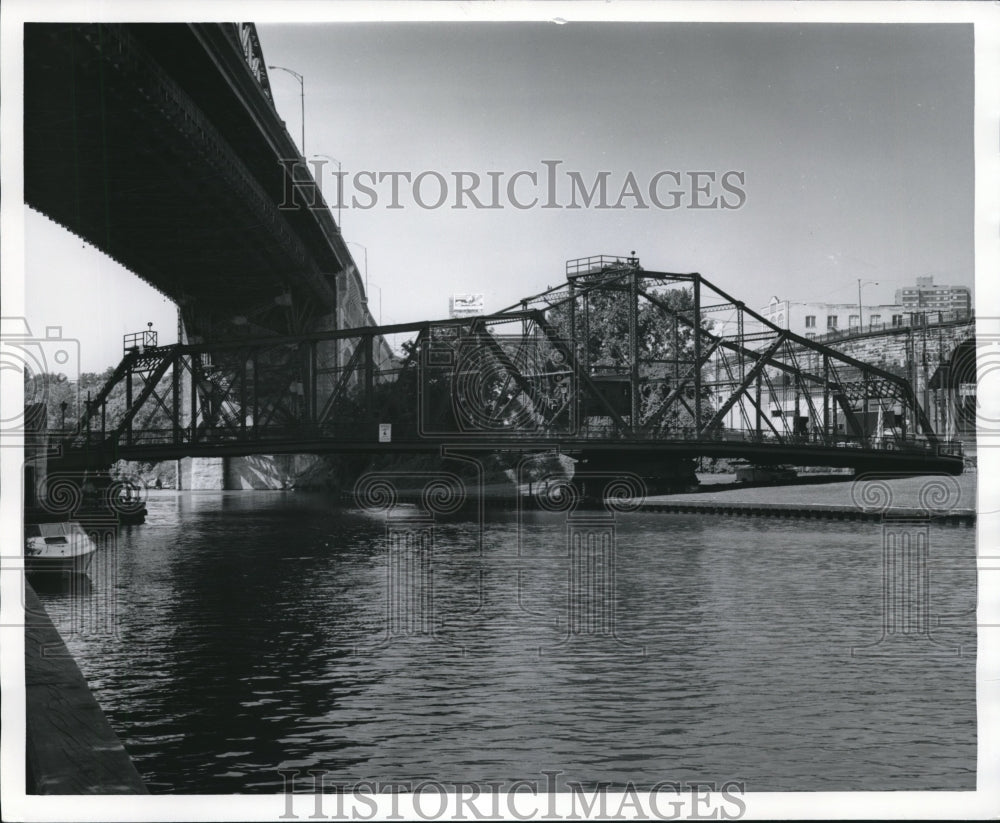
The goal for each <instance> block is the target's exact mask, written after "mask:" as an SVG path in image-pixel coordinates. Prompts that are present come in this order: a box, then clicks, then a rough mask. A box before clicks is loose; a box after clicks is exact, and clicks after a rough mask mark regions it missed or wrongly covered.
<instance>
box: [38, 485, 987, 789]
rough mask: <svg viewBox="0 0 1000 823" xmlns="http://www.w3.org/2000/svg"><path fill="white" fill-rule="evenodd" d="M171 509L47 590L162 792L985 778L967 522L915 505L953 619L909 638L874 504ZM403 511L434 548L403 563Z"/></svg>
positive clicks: (936, 586) (880, 783)
mask: <svg viewBox="0 0 1000 823" xmlns="http://www.w3.org/2000/svg"><path fill="white" fill-rule="evenodd" d="M148 507H149V517H148V519H147V522H146V523H145V524H143V525H141V526H130V527H124V528H122V529H121V531H120V535H119V540H118V542H117V545H116V546H114V547H113V548H111V549H108V550H105V551H104V552H103V554H102V555H100V556H99V557H98V558H97V559H95V561H94V563H93V566H92V568H91V572H90V579H91V581H92V585H86V586H85V587H84V588H83V590H82V591H73V592H69V593H67V592H66V591H60V590H47V589H45V588H44V587H43V589H42V591H40V595H41V597H42V599H43V602H44V603H45V605H46V608H47V609H48V610H49V612H50V614H51V615H52V617H53V619H54V621H55V622H56V624H57V626H59V627H60V629H61V630H62V632H63V634H64V637H65V638H66V640H67V644H68V646H69V648H70V650H71V651H72V653H73V654H74V656H75V657H76V659H77V661H78V662H79V664H80V667H81V669H82V671H83V673H84V675H85V676H86V677H87V678H88V680H89V682H90V684H91V687H92V689H93V691H94V693H95V695H96V697H97V699H98V701H99V702H100V704H101V706H102V707H103V708H104V710H105V712H106V714H107V716H108V719H109V721H110V722H111V725H112V726H113V728H114V729H115V730H116V731H117V733H118V734H119V736H120V737H121V739H122V742H123V743H124V744H125V746H126V748H127V749H128V751H129V752H130V754H131V755H132V757H133V759H134V760H135V763H136V766H137V768H138V769H139V771H140V773H141V774H142V776H143V778H144V779H145V780H146V782H147V784H148V786H149V789H150V791H151V792H153V793H166V792H173V793H210V794H228V793H238V792H276V791H280V790H281V789H282V786H283V782H282V780H283V778H282V776H281V774H280V770H288V769H296V768H298V769H300V770H303V771H304V770H305V769H309V768H312V769H323V770H326V771H327V772H328V773H329V774H331V775H333V776H334V778H335V779H337V780H341V781H343V782H352V781H355V780H361V779H374V780H382V781H390V780H400V781H406V780H417V779H420V778H427V779H437V780H440V781H451V782H458V781H469V782H477V781H479V782H484V783H485V782H486V781H497V780H501V781H503V780H513V779H517V778H526V779H534V780H544V778H543V777H542V774H543V773H544V772H546V771H549V772H551V771H558V772H559V773H560V777H559V779H560V780H562V781H566V782H570V781H579V782H581V783H583V784H586V785H593V784H594V783H596V782H598V781H605V782H608V783H610V784H612V785H623V784H624V783H626V782H627V781H629V780H631V781H633V783H635V784H636V785H639V786H642V785H645V786H647V787H648V786H650V785H652V784H654V783H656V782H658V781H661V780H672V781H677V782H680V781H702V782H715V783H716V784H721V783H724V782H726V781H741V782H743V783H745V788H746V790H747V791H794V790H824V791H839V790H843V791H846V790H935V789H940V790H945V789H950V790H960V789H973V788H975V772H976V706H975V643H976V633H975V611H974V610H975V604H976V571H975V530H974V529H973V528H970V527H968V526H930V527H929V528H928V527H926V526H923V525H920V524H916V525H909V526H908V525H905V524H903V525H902V526H900V525H899V524H896V525H893V526H891V528H895V529H899V528H903V529H904V530H905V529H916V530H921V529H923V530H924V533H925V534H926V535H927V536H928V538H929V557H930V561H929V570H930V577H929V589H928V591H927V592H926V593H925V594H920V595H918V596H919V597H920V598H923V600H922V603H923V605H926V607H927V608H928V609H929V612H930V614H929V617H930V626H931V628H932V630H933V631H932V632H931V633H925V632H923V631H922V630H918V631H916V632H910V633H908V634H907V635H906V636H905V637H903V638H900V636H899V633H898V632H897V633H893V632H890V635H889V636H887V637H884V636H883V612H884V608H885V598H884V596H883V563H882V551H883V550H882V546H883V534H884V532H885V530H886V528H890V527H889V526H883V524H880V523H877V522H833V521H829V522H828V521H813V520H794V519H793V520H775V519H747V518H737V517H732V518H730V517H722V516H709V517H697V516H693V515H691V516H689V515H672V514H653V513H641V512H631V513H628V512H625V513H621V512H619V513H617V514H614V515H610V514H608V513H603V514H602V515H599V516H597V517H596V518H594V517H591V518H590V520H587V517H586V516H585V515H581V516H579V517H577V518H574V517H568V516H567V515H566V514H565V513H558V512H555V513H553V512H529V513H523V514H520V515H519V514H517V513H515V512H489V513H487V515H486V516H485V518H482V519H480V518H477V517H469V516H451V517H445V516H432V517H431V518H430V519H428V518H427V517H424V518H423V519H420V518H417V517H415V515H416V514H417V510H416V509H406V508H402V509H400V510H399V511H398V512H397V514H399V513H400V512H401V513H402V514H403V515H404V517H403V518H402V520H401V521H400V520H399V519H398V518H395V519H392V520H387V517H386V514H385V513H384V512H370V511H361V510H351V509H344V508H341V507H339V506H337V505H334V504H333V503H332V501H331V500H330V499H329V498H326V497H324V496H323V495H320V494H312V493H303V492H294V493H280V492H277V493H260V492H193V493H192V492H187V493H175V492H159V493H157V492H154V493H151V496H150V500H149V504H148ZM407 515H408V516H407ZM406 529H410V530H411V531H412V530H414V529H417V530H418V531H419V530H422V533H423V534H424V536H425V546H426V547H427V548H426V551H425V553H424V554H422V555H420V556H421V557H422V558H423V559H424V561H425V562H424V563H423V565H421V564H420V563H419V562H414V563H410V564H409V565H407V564H406V563H396V562H395V561H393V562H390V549H389V548H388V547H389V545H390V543H391V538H392V537H393V535H395V534H398V533H400V530H403V531H405V530H406ZM574 529H577V530H579V529H584V530H586V529H589V530H590V531H591V533H600V534H602V535H604V536H605V538H606V539H607V541H608V542H607V543H605V547H606V551H605V553H604V554H602V555H599V557H600V558H601V559H600V560H599V562H597V563H596V565H595V563H594V562H593V557H594V556H595V555H586V556H585V555H573V554H571V553H569V552H568V550H567V540H568V539H570V538H569V535H570V534H571V533H572V532H573V530H574ZM400 556H401V555H398V556H397V558H398V557H400ZM587 557H590V558H591V559H590V560H589V561H588V560H587V559H586V558H587ZM581 558H582V559H581ZM588 563H589V565H588ZM611 592H613V594H614V596H613V597H610V596H609V593H611ZM400 604H402V606H401V605H400ZM918 628H919V627H918ZM901 639H902V640H904V641H905V642H897V641H900V640H901ZM852 649H854V650H855V651H854V653H853V654H852Z"/></svg>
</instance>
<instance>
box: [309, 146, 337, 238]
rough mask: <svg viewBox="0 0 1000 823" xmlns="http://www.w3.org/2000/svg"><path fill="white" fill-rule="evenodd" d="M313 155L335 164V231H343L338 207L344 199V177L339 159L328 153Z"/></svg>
mask: <svg viewBox="0 0 1000 823" xmlns="http://www.w3.org/2000/svg"><path fill="white" fill-rule="evenodd" d="M313 157H323V158H326V159H327V160H332V161H333V162H334V163H336V164H337V231H339V232H341V233H343V226H341V225H340V207H341V204H342V202H343V199H344V191H343V186H342V185H341V183H342V182H343V179H344V178H343V177H342V176H341V175H342V171H343V170H342V168H341V165H340V161H339V160H338V159H337V158H336V157H330V155H329V154H314V155H313ZM321 188H322V187H321Z"/></svg>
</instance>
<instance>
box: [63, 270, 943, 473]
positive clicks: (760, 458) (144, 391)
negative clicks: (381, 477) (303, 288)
mask: <svg viewBox="0 0 1000 823" xmlns="http://www.w3.org/2000/svg"><path fill="white" fill-rule="evenodd" d="M390 336H391V337H393V338H395V339H399V338H400V337H403V336H405V337H406V338H407V343H406V344H404V346H403V350H404V351H405V355H399V354H394V353H392V350H391V349H390V347H389V346H388V345H387V343H386V338H387V337H390ZM54 445H58V449H57V452H58V457H57V458H55V462H57V463H59V464H61V465H62V466H64V467H67V468H74V469H96V468H104V467H107V466H110V465H111V464H112V463H113V462H114V461H115V460H119V459H127V460H143V461H156V460H166V459H173V458H180V457H195V456H237V455H240V456H246V455H252V454H295V453H313V454H322V453H327V454H343V455H349V454H365V455H374V454H393V453H411V454H419V453H424V454H443V453H444V452H443V450H444V449H448V450H451V451H463V450H464V451H470V452H484V451H500V452H504V451H511V452H520V453H532V452H551V451H553V450H555V451H559V452H562V453H565V454H568V455H570V456H574V457H577V458H582V459H585V460H587V461H589V462H590V463H592V464H595V463H596V464H598V465H600V466H604V467H622V468H623V467H628V468H630V469H632V470H636V471H638V472H639V473H641V474H644V475H647V476H651V477H655V476H657V475H660V474H665V473H668V472H666V471H665V468H664V467H666V466H669V464H671V462H674V463H676V462H677V461H679V460H685V459H692V458H698V457H726V458H741V459H745V460H747V461H749V462H751V463H753V464H756V465H781V464H792V465H800V466H802V465H818V466H832V467H851V468H854V469H856V470H859V471H860V470H872V469H877V470H879V471H888V472H894V471H898V472H900V473H917V474H920V473H942V472H944V473H950V474H959V473H961V471H962V467H963V458H962V448H961V444H960V443H958V442H946V441H943V440H942V439H940V438H939V437H938V436H937V435H936V434H935V432H934V430H933V428H932V426H931V424H930V422H929V420H928V418H927V416H926V414H925V413H924V410H923V409H922V408H921V406H920V404H919V403H918V401H917V398H916V395H915V393H914V391H913V388H912V386H911V385H910V383H909V382H908V381H907V380H906V379H905V378H904V377H902V376H900V375H897V374H894V373H892V372H891V371H888V370H886V369H884V368H880V367H878V366H875V365H872V364H870V363H864V362H861V361H859V360H856V359H854V358H852V357H850V356H848V355H846V354H844V353H842V352H839V351H836V350H834V349H832V348H829V347H827V346H824V345H822V344H820V343H816V342H814V341H813V340H811V339H807V338H804V337H801V336H799V335H796V334H794V333H792V332H790V331H788V330H787V329H783V328H781V327H779V326H777V325H775V324H773V323H771V322H770V321H768V320H767V319H766V318H765V317H763V316H762V315H760V314H759V313H757V312H755V311H753V310H752V309H749V308H747V306H746V305H744V304H743V303H742V302H740V301H739V300H737V299H736V298H734V297H732V296H730V295H729V294H727V293H726V292H725V291H723V290H722V289H720V288H719V287H718V286H716V285H714V284H712V283H711V282H710V281H709V280H708V279H707V278H705V277H703V276H702V275H700V274H697V273H693V274H677V273H665V272H656V271H647V270H645V269H643V268H642V267H641V266H640V265H639V261H638V259H637V258H635V257H628V256H625V257H615V256H599V257H589V258H581V259H580V260H574V261H570V262H569V263H567V268H566V280H565V282H564V283H562V284H561V285H559V286H557V287H555V288H550V289H548V290H547V291H544V292H542V293H540V294H537V295H534V296H532V297H530V298H526V299H524V300H522V301H520V302H519V303H517V304H515V305H513V306H511V307H509V308H507V309H505V310H503V311H500V312H497V313H494V314H489V315H479V316H472V317H459V318H452V319H446V320H437V321H422V322H415V323H403V324H395V325H387V326H364V327H361V328H352V329H339V330H334V331H323V332H312V333H305V334H297V335H287V336H278V335H274V336H268V337H246V338H242V339H229V340H215V341H204V342H189V343H186V344H177V345H164V346H160V345H157V336H156V333H155V332H153V331H146V332H140V333H138V334H135V335H128V336H126V338H125V352H124V357H123V359H122V361H121V362H120V363H119V364H118V366H117V368H116V369H115V370H114V373H113V374H112V376H111V377H110V379H109V380H108V381H107V383H106V384H105V385H104V386H103V388H102V389H101V390H100V391H99V392H98V393H97V394H96V395H94V396H92V397H89V398H88V399H87V401H86V404H85V411H84V413H83V415H82V417H81V419H80V420H79V423H78V424H77V425H76V427H75V429H74V430H73V431H72V432H63V433H61V434H59V435H56V434H55V433H52V436H51V437H50V447H51V446H54Z"/></svg>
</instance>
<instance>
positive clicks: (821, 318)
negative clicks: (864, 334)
mask: <svg viewBox="0 0 1000 823" xmlns="http://www.w3.org/2000/svg"><path fill="white" fill-rule="evenodd" d="M911 311H912V310H911V309H904V307H903V306H902V305H900V304H899V303H877V304H869V305H867V306H866V305H861V306H860V312H859V306H858V304H857V303H804V302H798V301H793V300H779V299H778V298H777V297H772V298H771V302H770V303H768V305H767V306H766V307H765V308H763V309H761V310H760V314H762V315H763V316H764V317H765V318H767V319H768V320H770V321H771V322H772V323H774V324H775V325H776V326H780V327H781V328H783V329H788V330H789V331H790V332H793V333H794V334H798V335H801V336H802V337H810V338H812V337H822V336H823V335H827V334H833V333H836V332H846V331H851V330H852V329H853V330H855V331H869V330H880V329H884V328H893V327H898V326H905V325H909V313H910V312H911ZM859 314H860V316H859Z"/></svg>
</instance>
